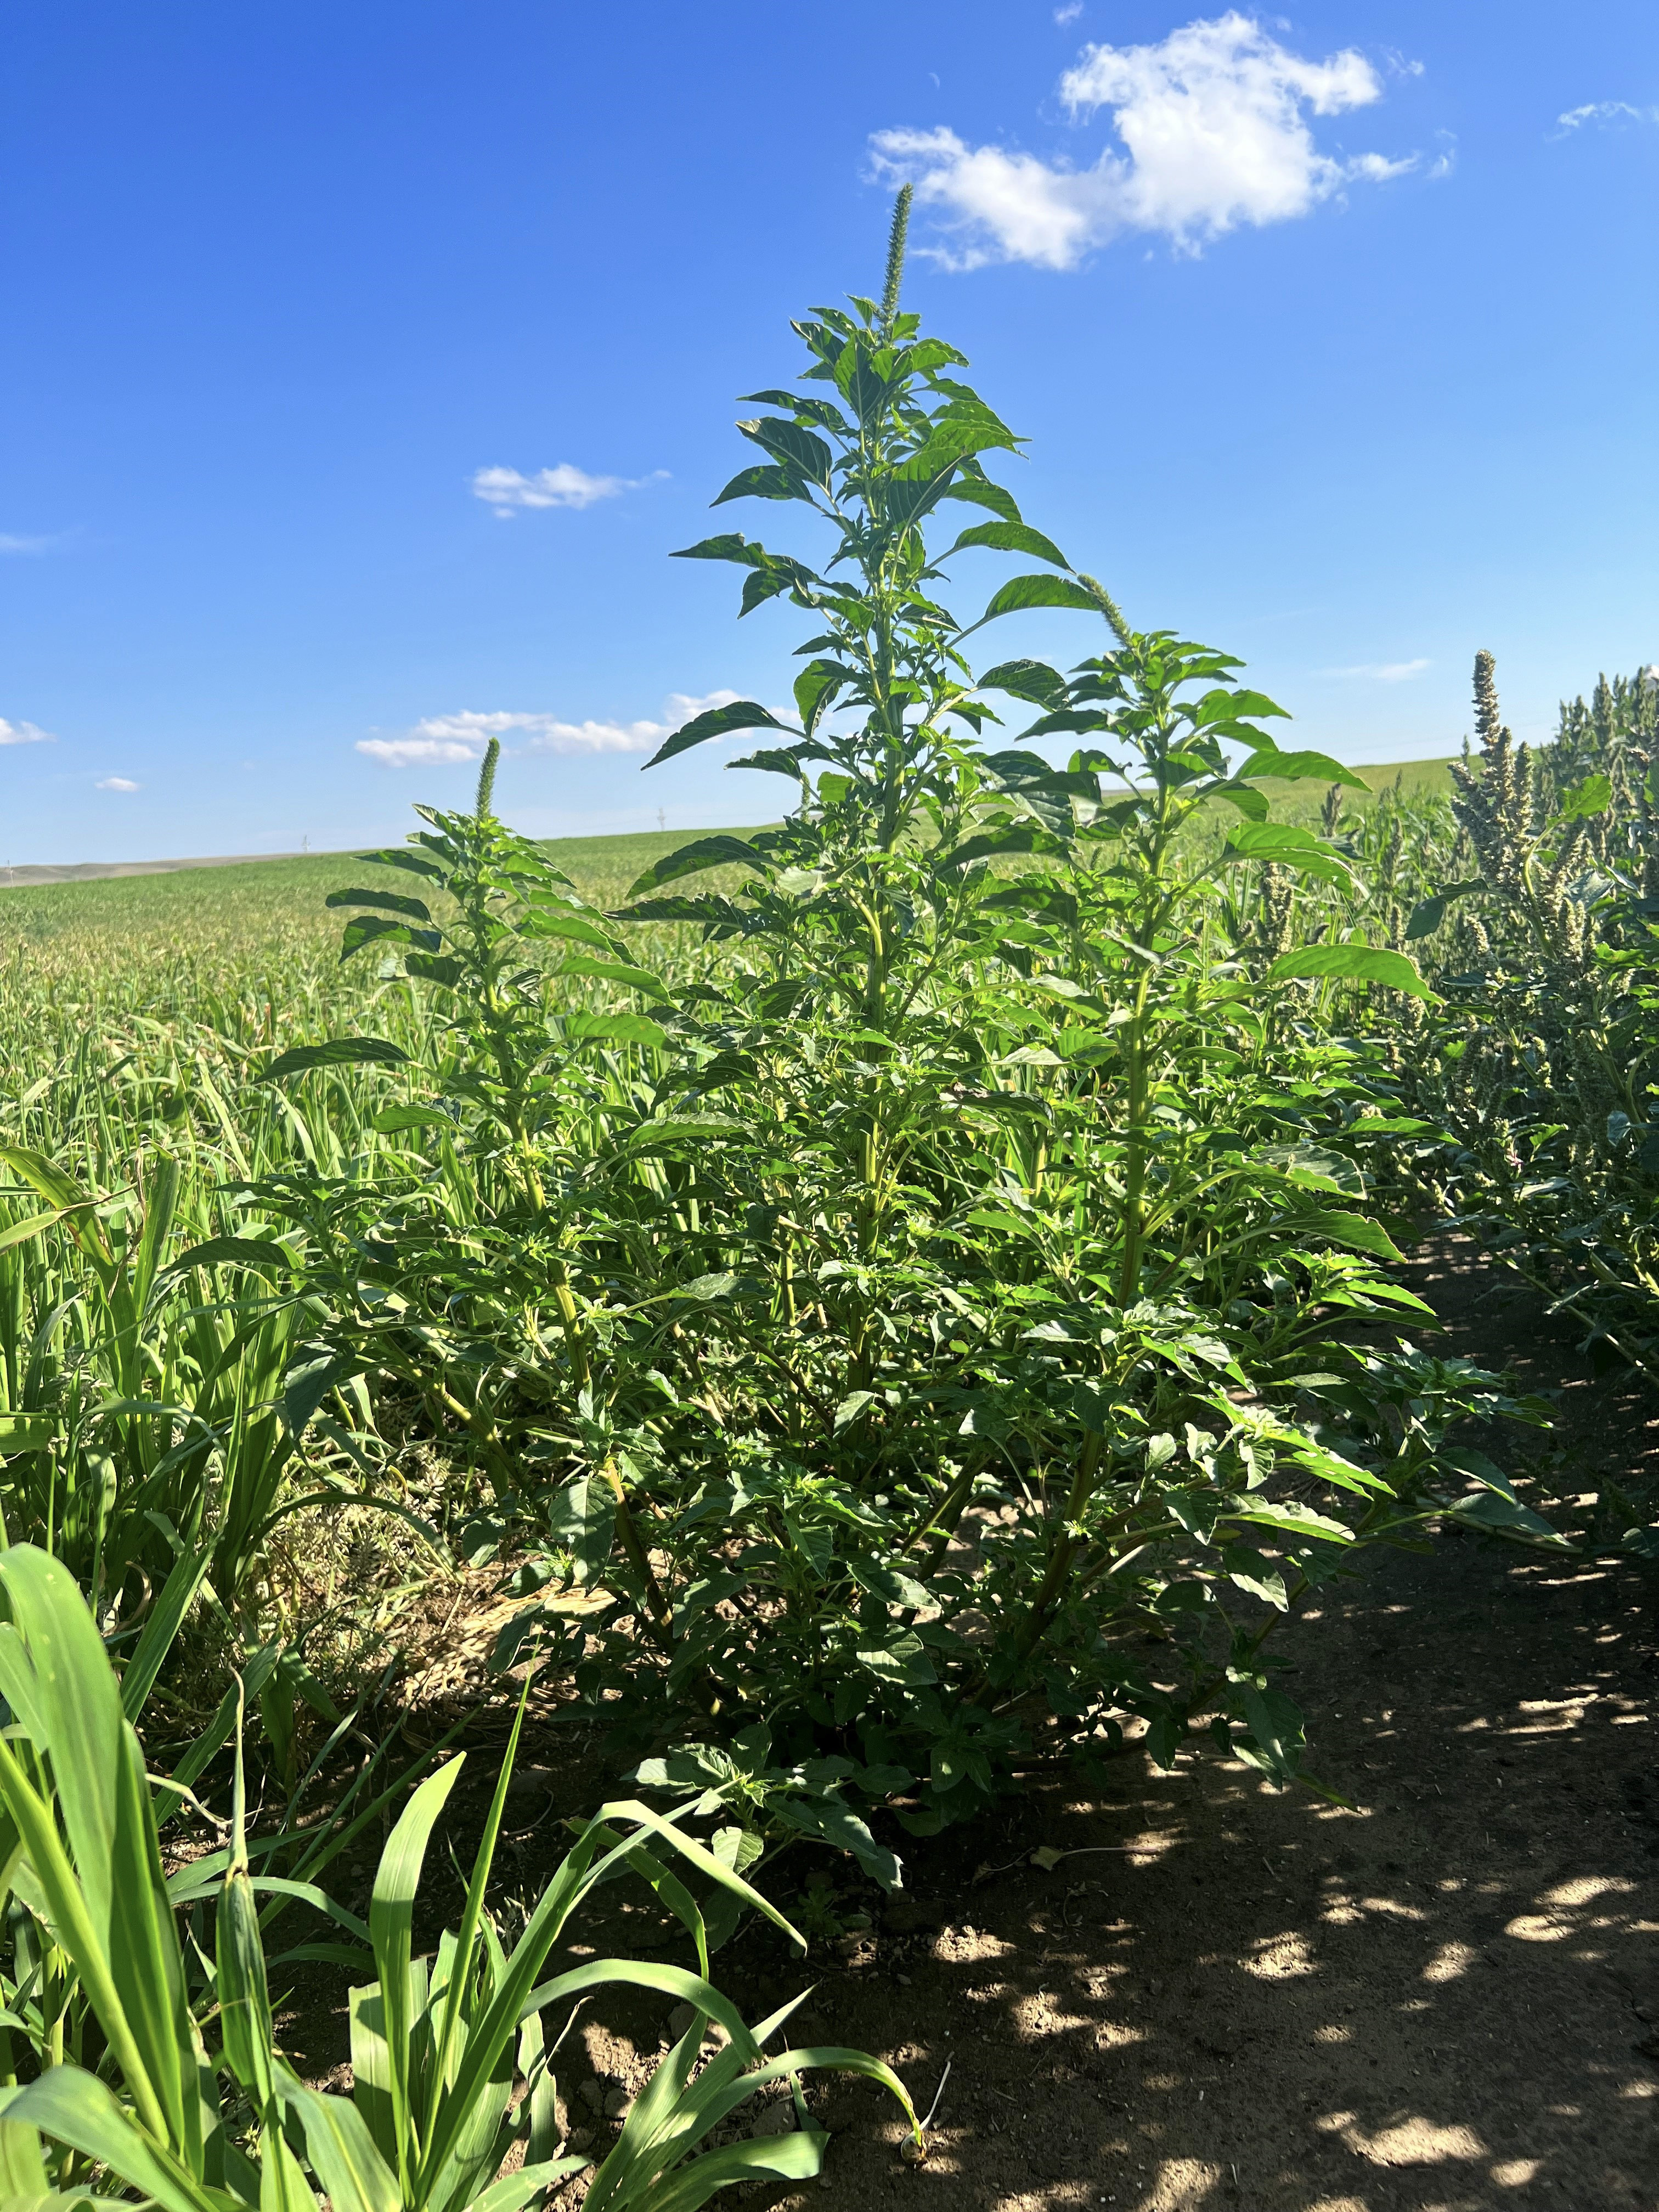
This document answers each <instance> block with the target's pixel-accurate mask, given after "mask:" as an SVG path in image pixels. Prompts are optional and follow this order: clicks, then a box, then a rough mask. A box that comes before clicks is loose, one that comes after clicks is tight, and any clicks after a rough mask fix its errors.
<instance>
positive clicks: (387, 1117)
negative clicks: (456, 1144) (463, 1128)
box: [368, 1106, 458, 1137]
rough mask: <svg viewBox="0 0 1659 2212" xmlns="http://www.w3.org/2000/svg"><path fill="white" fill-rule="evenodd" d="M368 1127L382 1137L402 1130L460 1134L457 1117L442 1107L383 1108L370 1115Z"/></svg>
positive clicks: (450, 1134)
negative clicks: (437, 1130)
mask: <svg viewBox="0 0 1659 2212" xmlns="http://www.w3.org/2000/svg"><path fill="white" fill-rule="evenodd" d="M368 1126H369V1127H370V1128H371V1129H376V1130H379V1131H380V1134H381V1135H382V1136H393V1135H395V1134H396V1133H397V1132H398V1130H400V1129H439V1130H441V1131H442V1132H443V1133H444V1134H445V1135H446V1136H450V1137H453V1136H454V1135H456V1134H457V1133H458V1125H457V1122H456V1120H455V1116H454V1115H453V1114H446V1113H445V1112H444V1110H443V1109H442V1107H441V1106H382V1107H381V1109H380V1112H379V1113H378V1114H371V1115H369V1117H368Z"/></svg>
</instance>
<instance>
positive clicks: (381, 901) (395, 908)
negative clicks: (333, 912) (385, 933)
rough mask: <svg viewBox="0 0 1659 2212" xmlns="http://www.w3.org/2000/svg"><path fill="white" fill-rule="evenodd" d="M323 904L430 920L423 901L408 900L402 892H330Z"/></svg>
mask: <svg viewBox="0 0 1659 2212" xmlns="http://www.w3.org/2000/svg"><path fill="white" fill-rule="evenodd" d="M323 904H324V905H325V906H331V907H339V906H367V907H374V908H379V909H380V911H381V912H383V913H386V914H400V915H405V916H407V918H408V919H409V920H410V921H431V919H432V910H431V908H429V907H428V905H427V903H426V901H425V900H424V899H417V898H410V897H408V896H405V895H404V893H403V892H402V891H331V892H330V893H329V895H328V896H327V897H326V898H325V900H324V901H323Z"/></svg>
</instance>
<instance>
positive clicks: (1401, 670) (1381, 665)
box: [1319, 660, 1431, 684]
mask: <svg viewBox="0 0 1659 2212" xmlns="http://www.w3.org/2000/svg"><path fill="white" fill-rule="evenodd" d="M1430 665H1431V664H1430V663H1429V662H1428V661H1426V660H1362V661H1360V662H1359V663H1358V665H1356V666H1354V667H1352V668H1322V669H1321V670H1320V671H1319V673H1320V675H1322V676H1334V677H1356V676H1357V677H1360V678H1364V679H1365V680H1366V681H1368V682H1370V683H1372V684H1408V683H1410V681H1411V679H1412V678H1413V676H1420V675H1421V674H1422V673H1423V671H1424V670H1425V668H1427V667H1428V666H1430Z"/></svg>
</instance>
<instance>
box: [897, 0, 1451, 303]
mask: <svg viewBox="0 0 1659 2212" xmlns="http://www.w3.org/2000/svg"><path fill="white" fill-rule="evenodd" d="M1382 95H1383V80H1382V78H1381V76H1379V75H1378V73H1377V71H1376V70H1375V69H1374V68H1373V67H1372V65H1371V64H1370V62H1369V61H1367V60H1366V59H1365V58H1364V55H1363V54H1360V53H1358V52H1355V51H1354V49H1352V47H1349V48H1346V49H1344V51H1343V52H1340V53H1336V54H1333V55H1331V56H1329V57H1328V58H1327V59H1326V60H1324V61H1320V62H1311V61H1304V59H1303V58H1301V57H1300V56H1299V55H1297V54H1293V53H1291V52H1290V50H1289V49H1288V48H1287V47H1285V46H1280V45H1279V42H1278V41H1277V40H1275V39H1273V37H1271V36H1270V35H1269V34H1268V33H1267V31H1265V30H1264V29H1263V28H1262V27H1261V25H1260V24H1258V23H1255V22H1253V21H1251V20H1250V19H1249V17H1248V16H1245V15H1240V14H1238V13H1237V10H1230V11H1229V12H1228V13H1227V14H1226V15H1221V16H1218V17H1216V18H1214V19H1213V20H1209V21H1199V22H1194V23H1188V24H1187V25H1186V26H1185V27H1184V28H1182V29H1181V30H1178V31H1172V32H1171V33H1170V35H1169V36H1168V38H1166V39H1164V40H1162V41H1161V42H1160V43H1159V44H1158V45H1157V46H1085V48H1084V50H1083V55H1082V58H1081V59H1080V60H1079V63H1078V64H1077V66H1076V67H1075V68H1073V69H1071V70H1067V71H1066V74H1065V76H1063V77H1062V78H1061V79H1060V97H1061V99H1062V100H1064V101H1065V103H1066V106H1067V107H1068V108H1070V110H1071V111H1072V113H1073V116H1074V117H1078V118H1085V119H1086V118H1090V117H1091V116H1093V115H1094V114H1095V113H1096V112H1097V111H1098V110H1100V109H1102V108H1106V109H1109V111H1110V113H1111V119H1112V127H1113V129H1114V131H1115V133H1116V135H1117V137H1118V139H1119V140H1120V141H1121V146H1122V149H1123V150H1122V151H1121V152H1119V151H1117V150H1116V149H1110V148H1109V149H1107V151H1106V152H1104V153H1103V154H1102V155H1101V156H1100V158H1099V160H1098V161H1097V162H1095V164H1094V165H1093V167H1091V168H1086V169H1076V168H1073V167H1071V166H1070V165H1069V164H1067V163H1066V162H1065V161H1054V162H1050V161H1043V160H1042V159H1041V158H1040V157H1039V156H1038V155H1035V154H1024V153H1011V152H1009V151H1008V150H1007V149H1006V148H1003V147H1000V146H979V147H973V146H969V145H968V144H967V143H965V142H964V141H963V140H962V139H961V138H959V137H957V134H956V132H955V131H950V130H945V129H940V130H934V131H878V132H877V133H876V134H875V136H874V137H873V138H872V142H871V143H872V149H873V159H874V163H875V168H876V172H877V173H878V176H880V177H882V178H883V179H884V180H885V181H887V182H889V183H891V184H895V185H896V184H897V183H899V182H901V181H902V179H905V178H906V177H908V178H911V179H914V180H915V186H916V197H917V199H918V200H919V201H920V202H921V204H923V205H924V206H926V207H930V208H932V209H933V210H934V211H935V212H936V213H937V215H938V216H939V219H940V221H941V222H942V223H943V225H944V226H945V230H946V231H947V233H949V234H952V237H951V243H949V244H948V245H946V246H945V247H943V248H942V249H935V253H936V258H939V259H940V260H942V261H944V262H945V264H946V265H947V266H949V267H951V268H955V269H973V268H978V267H980V266H981V265H982V264H984V263H986V262H989V261H1029V262H1033V263H1035V264H1036V265H1037V266H1038V267H1040V268H1045V269H1074V268H1075V267H1076V266H1077V264H1078V263H1079V261H1080V260H1081V259H1082V258H1083V256H1084V255H1085V253H1086V252H1089V250H1090V249H1091V247H1093V246H1101V245H1103V244H1105V243H1106V241H1107V240H1109V239H1111V238H1113V237H1115V236H1116V235H1118V234H1120V233H1121V232H1124V231H1143V232H1152V233H1154V234H1162V235H1164V236H1165V237H1168V238H1170V239H1172V240H1174V241H1175V243H1176V246H1177V247H1179V248H1181V249H1182V250H1184V251H1187V252H1197V251H1198V249H1199V248H1200V246H1201V245H1202V244H1203V243H1204V241H1205V240H1208V239H1212V238H1218V237H1219V236H1220V235H1221V234H1223V233H1224V232H1225V231H1229V230H1232V229H1234V228H1237V226H1238V225H1239V224H1240V223H1256V224H1261V223H1268V222H1285V221H1288V220H1289V219H1291V217H1293V216H1304V215H1306V214H1307V213H1308V212H1309V211H1310V210H1311V209H1312V208H1314V207H1315V206H1316V205H1317V204H1319V203H1320V202H1321V201H1322V200H1328V199H1330V198H1331V197H1334V195H1335V194H1336V193H1338V192H1339V191H1340V190H1341V189H1342V187H1343V186H1344V185H1346V184H1349V183H1352V182H1359V183H1366V184H1376V183H1382V182H1384V181H1386V180H1387V179H1389V178H1391V177H1397V176H1401V175H1403V174H1404V173H1406V172H1407V170H1409V169H1413V168H1414V167H1416V166H1417V157H1416V156H1415V155H1411V156H1409V157H1408V158H1407V159H1406V160H1403V161H1391V160H1389V159H1388V158H1387V157H1386V156H1384V155H1381V154H1360V155H1350V156H1346V157H1344V158H1338V157H1337V156H1336V155H1331V154H1327V153H1324V152H1322V151H1321V149H1320V148H1319V147H1318V146H1317V145H1316V143H1315V140H1314V136H1313V133H1312V131H1311V130H1310V127H1309V124H1308V116H1309V114H1310V113H1311V114H1313V115H1316V116H1329V115H1340V114H1342V113H1344V112H1346V111H1348V110H1350V109H1352V108H1357V107H1366V106H1370V105H1371V104H1372V103H1373V102H1374V101H1376V100H1380V99H1381V98H1382Z"/></svg>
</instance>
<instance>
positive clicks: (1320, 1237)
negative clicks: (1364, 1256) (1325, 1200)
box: [1284, 1207, 1406, 1260]
mask: <svg viewBox="0 0 1659 2212" xmlns="http://www.w3.org/2000/svg"><path fill="white" fill-rule="evenodd" d="M1284 1226H1285V1229H1286V1230H1287V1231H1289V1233H1290V1234H1291V1236H1293V1237H1304V1238H1306V1237H1312V1238H1314V1239H1316V1241H1319V1242H1322V1243H1328V1244H1341V1245H1344V1246H1346V1248H1347V1249H1349V1250H1351V1251H1354V1252H1370V1253H1374V1254H1375V1255H1376V1257H1377V1258H1378V1259H1379V1260H1403V1259H1404V1258H1405V1256H1406V1255H1405V1254H1404V1253H1403V1252H1402V1251H1401V1249H1400V1247H1399V1246H1398V1245H1397V1244H1396V1243H1395V1241H1394V1239H1393V1237H1390V1236H1389V1232H1388V1231H1387V1230H1386V1229H1385V1228H1384V1227H1383V1225H1382V1223H1381V1222H1380V1221H1371V1220H1370V1219H1368V1218H1367V1217H1366V1216H1365V1215H1364V1214H1363V1213H1348V1212H1340V1211H1337V1210H1335V1209H1334V1208H1330V1207H1322V1208H1321V1210H1320V1211H1319V1212H1317V1213H1287V1214H1286V1215H1285V1217H1284Z"/></svg>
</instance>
